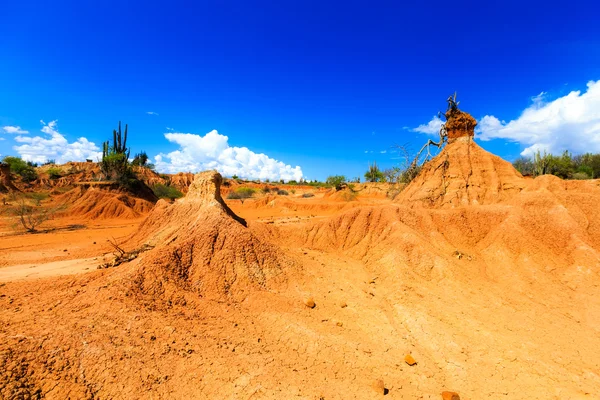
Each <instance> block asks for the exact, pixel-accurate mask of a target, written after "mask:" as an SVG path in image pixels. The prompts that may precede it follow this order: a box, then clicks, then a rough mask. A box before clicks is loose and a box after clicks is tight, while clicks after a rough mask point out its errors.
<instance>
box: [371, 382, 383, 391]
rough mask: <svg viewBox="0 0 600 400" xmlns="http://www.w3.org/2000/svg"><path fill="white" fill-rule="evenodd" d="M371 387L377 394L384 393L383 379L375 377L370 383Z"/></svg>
mask: <svg viewBox="0 0 600 400" xmlns="http://www.w3.org/2000/svg"><path fill="white" fill-rule="evenodd" d="M371 388H373V390H374V391H375V392H377V393H379V394H385V385H384V384H383V379H375V380H374V381H373V383H371Z"/></svg>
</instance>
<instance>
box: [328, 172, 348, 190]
mask: <svg viewBox="0 0 600 400" xmlns="http://www.w3.org/2000/svg"><path fill="white" fill-rule="evenodd" d="M325 183H326V184H327V185H330V186H333V187H335V190H341V189H343V188H344V185H345V184H346V177H345V176H344V175H332V176H328V177H327V180H326V181H325Z"/></svg>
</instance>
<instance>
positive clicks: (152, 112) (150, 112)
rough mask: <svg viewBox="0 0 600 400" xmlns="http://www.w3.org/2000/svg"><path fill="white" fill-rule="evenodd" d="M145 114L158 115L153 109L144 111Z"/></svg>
mask: <svg viewBox="0 0 600 400" xmlns="http://www.w3.org/2000/svg"><path fill="white" fill-rule="evenodd" d="M146 114H148V115H158V113H156V112H154V111H146Z"/></svg>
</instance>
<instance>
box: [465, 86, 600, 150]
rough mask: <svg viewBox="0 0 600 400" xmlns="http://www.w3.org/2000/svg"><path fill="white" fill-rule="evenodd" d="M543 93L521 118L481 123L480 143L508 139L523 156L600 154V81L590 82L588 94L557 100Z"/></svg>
mask: <svg viewBox="0 0 600 400" xmlns="http://www.w3.org/2000/svg"><path fill="white" fill-rule="evenodd" d="M546 97H547V94H546V93H544V92H542V93H540V94H539V95H537V96H534V97H532V104H531V105H530V106H529V107H527V108H526V109H525V110H524V111H523V112H522V113H521V115H520V116H519V118H517V119H515V120H512V121H509V122H506V121H503V120H500V119H498V118H496V117H495V116H493V115H486V116H484V117H483V118H481V120H480V121H479V124H478V126H477V130H476V133H477V136H478V137H479V138H480V139H481V140H491V139H505V140H509V141H512V142H517V143H519V144H521V145H522V146H524V147H525V149H524V150H523V151H522V153H521V155H523V156H531V155H533V154H534V153H535V152H536V151H538V150H541V151H544V150H545V151H548V152H550V153H554V154H556V153H561V152H563V151H564V150H569V151H571V152H573V153H585V152H600V81H596V82H594V81H590V82H588V84H587V90H586V91H585V92H581V91H579V90H577V91H572V92H570V93H569V94H567V95H566V96H563V97H559V98H557V99H555V100H552V101H548V100H546Z"/></svg>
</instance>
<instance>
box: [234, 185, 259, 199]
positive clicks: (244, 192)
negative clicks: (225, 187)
mask: <svg viewBox="0 0 600 400" xmlns="http://www.w3.org/2000/svg"><path fill="white" fill-rule="evenodd" d="M235 192H236V193H237V194H239V195H240V198H242V199H248V198H250V197H252V196H253V195H254V193H255V192H256V189H253V188H249V187H239V188H237V189H235Z"/></svg>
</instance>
